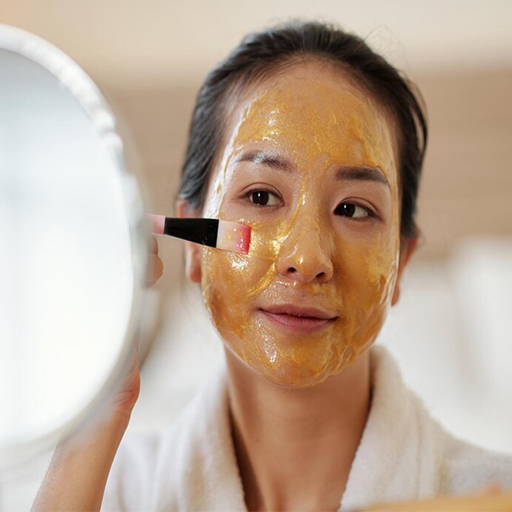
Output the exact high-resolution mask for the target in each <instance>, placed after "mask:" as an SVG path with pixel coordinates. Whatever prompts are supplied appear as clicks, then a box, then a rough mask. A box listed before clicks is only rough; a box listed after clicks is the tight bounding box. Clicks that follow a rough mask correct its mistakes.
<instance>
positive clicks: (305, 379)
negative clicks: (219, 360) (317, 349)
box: [228, 346, 357, 389]
mask: <svg viewBox="0 0 512 512" xmlns="http://www.w3.org/2000/svg"><path fill="white" fill-rule="evenodd" d="M228 348H229V350H230V351H231V352H232V353H233V354H234V355H235V357H236V358H237V359H238V360H239V361H240V362H241V363H242V364H243V365H244V366H245V367H246V368H248V369H249V370H250V371H251V372H253V373H254V374H256V375H257V376H258V377H260V378H263V379H264V380H266V381H267V382H269V383H271V384H274V385H276V386H279V387H281V388H284V389H307V388H313V387H315V386H317V385H319V384H321V383H322V382H324V381H326V380H327V379H329V378H330V377H334V376H335V375H338V374H339V373H341V372H342V371H343V370H344V369H345V368H347V367H348V366H350V365H351V364H352V363H354V361H355V360H356V359H357V356H356V354H355V353H354V351H353V350H352V349H351V348H348V349H347V350H345V352H344V356H343V357H342V358H340V357H334V356H333V355H332V354H331V357H326V358H325V359H324V360H323V361H321V364H320V365H319V364H318V363H319V361H318V359H316V358H315V357H312V358H311V359H309V360H302V361H301V362H300V363H298V362H296V361H294V359H295V358H294V357H293V354H288V357H286V356H283V355H281V357H280V358H279V359H278V360H276V361H274V362H271V361H269V360H268V359H262V358H258V357H248V358H244V357H243V355H242V354H239V353H237V351H236V350H233V347H229V346H228ZM246 355H247V354H246ZM313 363H316V364H313Z"/></svg>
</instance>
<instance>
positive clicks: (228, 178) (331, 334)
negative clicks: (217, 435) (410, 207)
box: [197, 64, 400, 387]
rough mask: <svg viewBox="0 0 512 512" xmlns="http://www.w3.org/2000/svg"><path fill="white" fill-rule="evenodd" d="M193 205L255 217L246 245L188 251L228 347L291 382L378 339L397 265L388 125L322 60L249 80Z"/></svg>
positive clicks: (325, 373) (319, 372) (339, 363)
mask: <svg viewBox="0 0 512 512" xmlns="http://www.w3.org/2000/svg"><path fill="white" fill-rule="evenodd" d="M228 121H229V122H228V132H227V133H228V140H226V143H225V144H224V145H223V147H222V152H221V155H220V158H219V160H218V162H219V163H218V165H217V166H216V168H215V170H214V173H213V174H212V179H211V181H210V186H209V191H208V195H207V202H206V205H205V209H204V211H203V215H204V216H205V217H218V218H220V219H224V220H229V221H235V222H239V223H243V224H249V225H250V226H252V241H251V247H250V251H249V254H248V255H240V254H235V253H230V252H225V251H220V250H216V249H211V248H207V247H201V249H200V251H199V250H198V251H197V258H198V259H199V258H200V261H199V262H198V265H200V274H201V287H202V292H203V296H204V300H205V302H206V306H207V308H208V310H209V313H210V315H211V318H212V320H213V323H214V325H215V327H216V329H217V331H218V332H219V334H220V335H221V337H222V338H223V340H224V342H225V344H226V345H227V347H228V348H229V349H230V350H231V351H232V352H233V353H234V354H236V355H237V356H238V357H239V358H240V359H241V360H242V361H244V362H245V363H246V364H247V365H248V366H249V367H250V368H252V369H253V370H254V371H255V372H257V373H258V374H260V375H261V376H263V377H264V378H266V379H267V380H269V381H272V382H274V383H277V384H280V385H283V386H287V387H307V386H312V385H315V384H317V383H319V382H322V381H323V380H325V379H326V378H328V377H329V376H332V375H336V374H338V373H339V372H340V371H341V370H343V368H345V367H346V366H348V365H350V364H351V363H353V362H354V361H355V360H356V359H357V358H358V357H359V356H360V355H361V354H362V353H363V352H364V351H365V350H366V349H368V347H369V346H370V345H371V344H372V343H373V342H374V340H375V338H376V336H377V334H378V333H379V331H380V329H381V327H382V325H383V323H384V320H385V317H386V315H387V312H388V309H389V307H390V305H391V302H392V298H393V294H394V291H395V286H396V282H397V277H398V275H399V251H400V194H399V182H398V171H397V160H396V156H395V146H394V132H393V130H392V126H391V124H390V120H389V118H388V117H387V116H386V114H385V113H384V112H383V110H382V109H381V108H380V107H379V106H378V105H377V104H376V102H375V101H374V100H373V99H372V98H370V97H369V96H368V94H365V93H364V92H362V91H361V90H359V88H356V87H355V86H354V85H352V84H351V82H349V81H347V80H346V79H345V78H344V77H343V75H341V73H339V72H335V71H332V70H330V69H329V68H327V67H326V66H322V65H321V64H305V65H301V66H295V67H292V68H289V69H288V70H286V71H285V72H283V73H281V74H279V75H278V76H276V77H274V78H272V79H268V80H267V81H265V82H264V83H263V84H262V85H260V86H258V87H256V88H253V89H251V90H250V92H249V93H246V95H245V96H244V97H243V98H242V99H241V100H240V101H239V102H238V103H237V105H236V106H235V108H234V109H233V110H232V112H231V114H230V115H229V119H228Z"/></svg>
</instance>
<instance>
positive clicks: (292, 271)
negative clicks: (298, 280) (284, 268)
mask: <svg viewBox="0 0 512 512" xmlns="http://www.w3.org/2000/svg"><path fill="white" fill-rule="evenodd" d="M288 272H289V273H290V274H295V272H297V269H295V268H293V267H290V268H289V269H288Z"/></svg>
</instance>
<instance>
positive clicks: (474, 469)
mask: <svg viewBox="0 0 512 512" xmlns="http://www.w3.org/2000/svg"><path fill="white" fill-rule="evenodd" d="M444 453H445V456H444V460H443V471H442V481H441V482H442V485H441V487H442V490H443V491H445V492H447V493H451V494H464V493H470V492H474V491H475V490H479V489H481V488H482V487H486V486H488V485H492V484H497V485H499V486H500V487H502V488H503V489H504V490H508V491H512V454H511V453H505V452H499V451H495V450H489V449H486V448H483V447H481V446H477V445H476V444H473V443H470V442H468V441H465V440H462V439H459V438H456V437H454V436H452V435H451V434H448V433H447V434H446V444H445V452H444Z"/></svg>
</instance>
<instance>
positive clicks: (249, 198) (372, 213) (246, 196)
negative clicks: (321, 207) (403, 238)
mask: <svg viewBox="0 0 512 512" xmlns="http://www.w3.org/2000/svg"><path fill="white" fill-rule="evenodd" d="M256 192H266V193H267V194H271V195H273V196H275V197H277V198H278V199H279V200H281V201H282V199H281V198H280V197H279V195H278V194H277V193H276V192H273V191H272V190H268V189H264V188H255V189H252V190H249V191H247V192H246V193H245V194H244V196H243V197H244V199H246V200H248V201H249V202H250V203H251V204H252V205H253V206H255V207H256V208H272V207H273V206H276V205H270V206H267V205H260V204H256V203H253V202H252V201H251V196H252V194H254V193H256ZM342 205H353V206H355V207H357V208H362V209H363V210H364V211H365V212H366V213H367V214H368V215H367V216H366V217H362V218H354V217H347V216H345V215H338V214H335V215H337V216H339V217H346V218H348V219H350V220H352V221H357V222H362V221H364V220H366V219H369V218H377V215H376V214H375V213H374V212H373V211H372V210H371V209H370V208H367V207H366V206H363V205H361V204H358V203H353V202H348V201H342V202H341V203H340V204H338V205H337V206H336V208H335V211H336V210H337V209H338V208H339V207H340V206H342Z"/></svg>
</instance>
